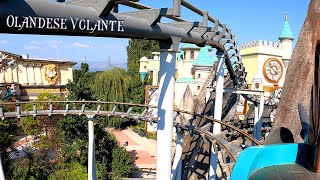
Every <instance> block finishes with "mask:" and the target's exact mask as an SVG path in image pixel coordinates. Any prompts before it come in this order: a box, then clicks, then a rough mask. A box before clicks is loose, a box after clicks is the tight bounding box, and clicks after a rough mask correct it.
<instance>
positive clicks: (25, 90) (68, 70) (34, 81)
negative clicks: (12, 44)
mask: <svg viewBox="0 0 320 180" xmlns="http://www.w3.org/2000/svg"><path fill="white" fill-rule="evenodd" d="M75 64H76V63H74V62H70V61H62V60H48V59H40V58H30V57H28V56H21V55H17V54H12V53H9V52H4V51H0V87H1V95H2V96H1V98H2V99H5V100H7V99H8V98H10V99H11V100H13V99H12V98H16V99H19V100H33V99H36V97H37V95H39V94H41V93H45V92H49V93H53V94H57V95H61V96H66V95H68V91H67V89H66V87H65V85H66V84H67V83H68V80H71V81H72V80H73V75H72V67H73V66H74V65H75ZM10 93H11V94H10ZM8 95H14V96H12V97H9V96H8Z"/></svg>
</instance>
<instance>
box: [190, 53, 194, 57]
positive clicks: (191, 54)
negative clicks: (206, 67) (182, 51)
mask: <svg viewBox="0 0 320 180" xmlns="http://www.w3.org/2000/svg"><path fill="white" fill-rule="evenodd" d="M190 59H194V51H191V52H190Z"/></svg>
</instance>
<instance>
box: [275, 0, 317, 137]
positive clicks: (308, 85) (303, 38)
mask: <svg viewBox="0 0 320 180" xmlns="http://www.w3.org/2000/svg"><path fill="white" fill-rule="evenodd" d="M319 5H320V0H311V2H310V4H309V9H308V13H307V17H306V19H305V22H304V25H303V27H302V29H301V32H300V35H299V39H298V41H297V44H296V46H295V49H294V52H293V54H292V57H291V62H290V64H289V67H288V70H287V73H286V80H285V83H284V88H283V92H282V96H281V101H280V104H279V105H278V110H277V114H276V118H275V121H274V124H273V130H274V128H276V127H286V128H288V129H290V130H291V131H292V133H293V136H294V139H295V142H301V141H302V138H301V137H300V130H301V125H300V117H299V113H298V103H302V104H303V105H304V107H305V109H306V111H307V113H309V112H310V99H311V96H312V95H311V90H312V84H313V81H314V79H313V78H314V74H313V73H314V60H315V49H316V48H315V47H316V45H317V43H318V41H319V39H320V30H319V27H320V19H319V15H320V12H318V7H319ZM273 130H272V131H273ZM272 131H271V133H272Z"/></svg>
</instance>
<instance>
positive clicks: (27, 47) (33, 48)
mask: <svg viewBox="0 0 320 180" xmlns="http://www.w3.org/2000/svg"><path fill="white" fill-rule="evenodd" d="M24 49H30V50H35V49H40V46H34V45H30V46H24Z"/></svg>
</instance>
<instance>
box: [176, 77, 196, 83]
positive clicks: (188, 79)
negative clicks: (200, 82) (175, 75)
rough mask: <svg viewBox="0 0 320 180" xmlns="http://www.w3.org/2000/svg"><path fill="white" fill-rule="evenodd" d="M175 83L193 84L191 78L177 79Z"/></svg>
mask: <svg viewBox="0 0 320 180" xmlns="http://www.w3.org/2000/svg"><path fill="white" fill-rule="evenodd" d="M176 82H185V83H194V82H195V80H194V79H193V78H187V77H182V78H179V79H177V81H176Z"/></svg>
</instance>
